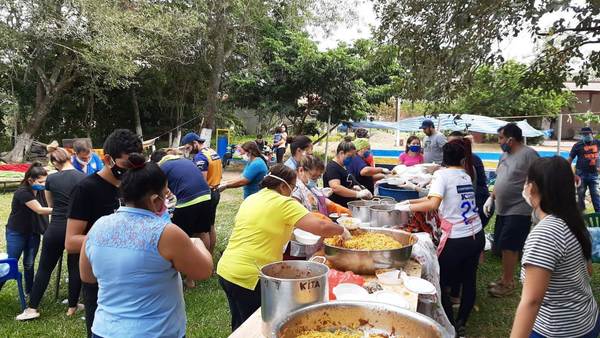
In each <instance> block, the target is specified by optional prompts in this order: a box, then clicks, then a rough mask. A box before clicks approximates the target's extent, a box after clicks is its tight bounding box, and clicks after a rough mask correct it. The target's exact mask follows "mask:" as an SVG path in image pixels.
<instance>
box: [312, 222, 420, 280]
mask: <svg viewBox="0 0 600 338" xmlns="http://www.w3.org/2000/svg"><path fill="white" fill-rule="evenodd" d="M361 230H363V231H369V232H376V233H382V234H386V235H389V236H392V237H393V238H394V239H395V240H397V241H398V242H400V244H402V248H400V249H387V250H353V249H345V248H339V247H336V246H331V245H328V244H327V243H324V246H325V258H327V261H329V263H331V265H333V267H334V268H335V269H337V270H341V271H352V272H354V273H357V274H361V275H374V274H375V271H376V270H379V269H394V268H401V267H403V266H404V265H406V262H408V260H409V259H410V254H411V253H412V247H413V245H414V244H415V243H416V242H417V237H416V236H415V235H411V234H410V233H408V232H406V231H401V230H392V229H384V228H372V227H371V228H361Z"/></svg>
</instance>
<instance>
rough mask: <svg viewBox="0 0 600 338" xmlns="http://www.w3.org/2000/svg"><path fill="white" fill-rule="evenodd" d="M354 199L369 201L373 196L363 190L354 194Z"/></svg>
mask: <svg viewBox="0 0 600 338" xmlns="http://www.w3.org/2000/svg"><path fill="white" fill-rule="evenodd" d="M356 198H360V199H366V200H370V199H371V198H373V194H372V193H371V192H370V191H369V190H367V189H363V190H361V191H359V192H357V193H356Z"/></svg>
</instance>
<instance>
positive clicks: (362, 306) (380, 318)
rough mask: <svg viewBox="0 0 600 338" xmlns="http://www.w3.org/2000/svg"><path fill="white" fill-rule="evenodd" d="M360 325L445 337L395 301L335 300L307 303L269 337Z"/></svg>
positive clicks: (433, 323)
mask: <svg viewBox="0 0 600 338" xmlns="http://www.w3.org/2000/svg"><path fill="white" fill-rule="evenodd" d="M357 327H358V328H359V329H364V330H368V332H369V333H385V334H386V335H393V336H394V337H421V338H447V337H445V336H444V334H445V331H444V330H443V328H442V326H441V325H440V324H438V323H437V322H436V321H434V320H433V319H431V318H429V317H427V316H424V315H422V314H419V313H416V312H412V311H409V310H406V309H403V308H400V307H397V306H394V305H388V304H383V303H375V302H359V301H335V302H329V303H322V304H316V305H311V306H307V307H305V308H302V309H300V310H297V311H295V312H293V313H292V314H289V315H288V316H286V317H284V318H283V320H281V321H280V322H278V323H277V324H276V325H275V328H274V330H273V332H272V333H271V335H269V336H267V337H272V338H295V337H297V336H299V335H301V334H302V333H303V332H304V331H309V330H315V331H329V330H335V329H342V330H344V329H350V328H357Z"/></svg>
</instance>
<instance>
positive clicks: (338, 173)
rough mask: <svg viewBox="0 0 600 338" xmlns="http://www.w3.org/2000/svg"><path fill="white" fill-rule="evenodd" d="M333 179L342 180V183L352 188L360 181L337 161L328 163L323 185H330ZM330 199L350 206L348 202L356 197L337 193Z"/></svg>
mask: <svg viewBox="0 0 600 338" xmlns="http://www.w3.org/2000/svg"><path fill="white" fill-rule="evenodd" d="M331 180H340V184H341V185H342V186H344V187H346V188H348V189H352V187H353V186H354V185H356V184H357V183H358V182H357V181H356V178H354V176H352V175H351V174H350V173H349V172H348V170H346V168H344V167H342V166H341V165H339V164H338V163H337V162H335V161H331V162H329V163H327V168H325V173H324V174H323V185H324V186H325V187H329V181H331ZM329 199H330V200H332V201H333V202H335V203H337V204H340V205H342V206H344V207H347V206H348V202H350V201H353V200H355V198H349V197H342V196H339V195H336V194H335V193H334V194H333V195H331V196H330V197H329Z"/></svg>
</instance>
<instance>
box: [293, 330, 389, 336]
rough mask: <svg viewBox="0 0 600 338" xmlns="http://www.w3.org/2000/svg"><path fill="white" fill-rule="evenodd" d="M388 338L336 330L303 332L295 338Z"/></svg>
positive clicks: (360, 332)
mask: <svg viewBox="0 0 600 338" xmlns="http://www.w3.org/2000/svg"><path fill="white" fill-rule="evenodd" d="M365 337H368V338H388V337H389V336H388V335H384V334H369V335H368V336H365V333H364V332H362V331H358V330H336V331H333V332H331V331H304V332H302V333H301V334H300V335H299V336H296V338H365Z"/></svg>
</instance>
